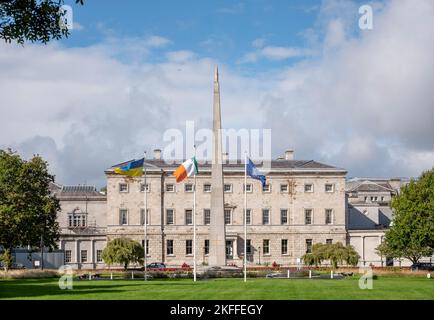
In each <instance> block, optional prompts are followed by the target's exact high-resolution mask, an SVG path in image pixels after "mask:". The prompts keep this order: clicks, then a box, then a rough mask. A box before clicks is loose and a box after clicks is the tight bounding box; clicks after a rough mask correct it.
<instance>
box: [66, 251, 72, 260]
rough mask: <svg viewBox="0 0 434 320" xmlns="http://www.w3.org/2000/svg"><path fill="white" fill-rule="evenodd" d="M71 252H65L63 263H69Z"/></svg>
mask: <svg viewBox="0 0 434 320" xmlns="http://www.w3.org/2000/svg"><path fill="white" fill-rule="evenodd" d="M71 256H72V255H71V250H65V263H70V262H71Z"/></svg>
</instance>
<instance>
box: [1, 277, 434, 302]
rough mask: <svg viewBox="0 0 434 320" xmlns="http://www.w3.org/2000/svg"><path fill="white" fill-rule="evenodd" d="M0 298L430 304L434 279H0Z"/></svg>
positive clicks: (433, 291) (432, 297) (433, 292)
mask: <svg viewBox="0 0 434 320" xmlns="http://www.w3.org/2000/svg"><path fill="white" fill-rule="evenodd" d="M0 299H44V300H48V299H82V300H91V299H112V300H118V299H173V300H178V299H229V300H236V299H259V300H262V299H289V300H291V299H346V300H348V299H370V300H372V299H434V279H427V278H423V277H408V276H407V277H378V279H375V280H374V284H373V289H372V290H361V289H359V286H358V278H356V277H354V278H347V279H342V280H326V279H325V280H324V279H323V280H317V279H315V280H314V279H312V280H309V279H297V280H295V279H291V280H288V279H249V280H248V282H247V283H244V282H243V281H242V279H210V280H202V281H198V282H196V283H193V281H192V280H190V279H182V280H150V281H147V282H144V281H143V280H113V281H110V280H99V281H88V280H81V281H80V280H77V281H74V288H73V290H61V289H59V287H58V280H56V279H31V280H21V279H20V280H0Z"/></svg>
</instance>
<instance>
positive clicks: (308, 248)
mask: <svg viewBox="0 0 434 320" xmlns="http://www.w3.org/2000/svg"><path fill="white" fill-rule="evenodd" d="M311 252H312V239H306V253H311Z"/></svg>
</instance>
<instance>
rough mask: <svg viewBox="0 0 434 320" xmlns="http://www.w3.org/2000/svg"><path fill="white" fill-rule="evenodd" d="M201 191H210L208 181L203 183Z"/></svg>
mask: <svg viewBox="0 0 434 320" xmlns="http://www.w3.org/2000/svg"><path fill="white" fill-rule="evenodd" d="M203 192H211V184H210V183H205V184H204V185H203Z"/></svg>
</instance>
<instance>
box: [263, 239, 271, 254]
mask: <svg viewBox="0 0 434 320" xmlns="http://www.w3.org/2000/svg"><path fill="white" fill-rule="evenodd" d="M262 253H263V254H270V240H268V239H265V240H264V241H263V243H262Z"/></svg>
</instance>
